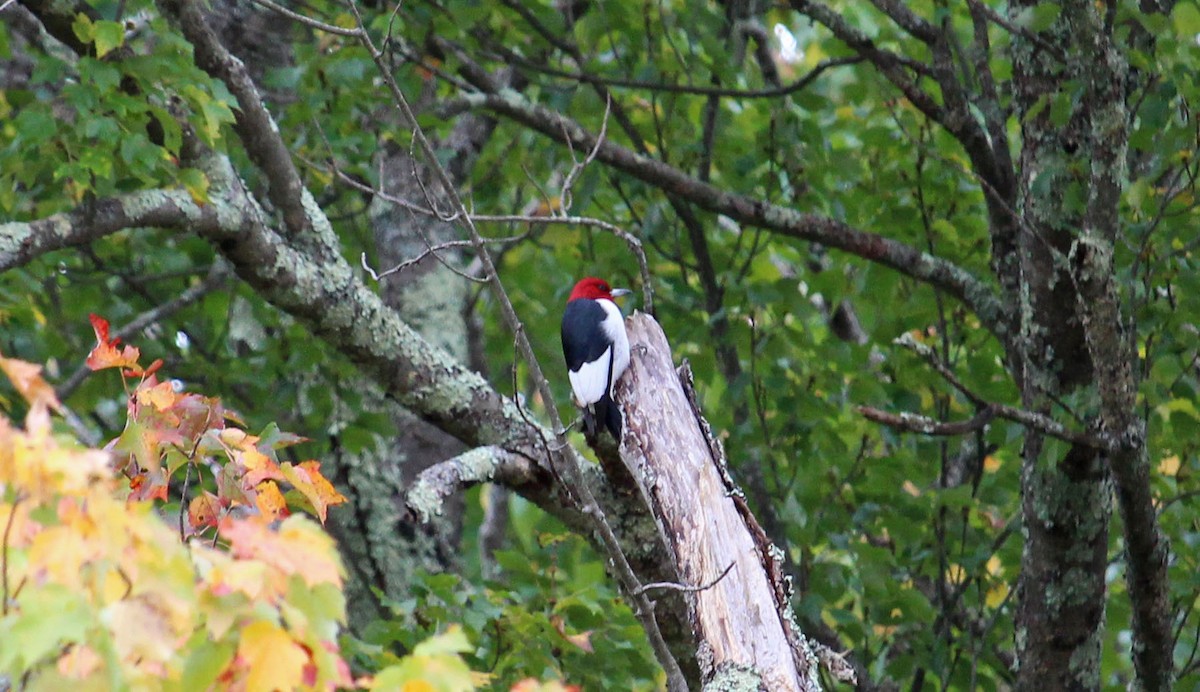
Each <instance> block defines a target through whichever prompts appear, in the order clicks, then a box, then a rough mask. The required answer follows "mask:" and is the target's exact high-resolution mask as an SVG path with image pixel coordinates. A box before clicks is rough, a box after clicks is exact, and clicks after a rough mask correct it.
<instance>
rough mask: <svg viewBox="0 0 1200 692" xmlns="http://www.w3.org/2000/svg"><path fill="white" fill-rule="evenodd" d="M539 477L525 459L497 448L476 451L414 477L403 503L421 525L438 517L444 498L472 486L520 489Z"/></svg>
mask: <svg viewBox="0 0 1200 692" xmlns="http://www.w3.org/2000/svg"><path fill="white" fill-rule="evenodd" d="M542 476H543V472H542V470H541V469H540V468H539V467H538V465H537V464H535V463H534V462H533V461H531V460H530V459H529V458H528V457H525V456H523V455H520V454H516V453H514V452H510V451H509V450H507V449H504V448H503V447H498V446H487V447H476V448H474V449H470V450H467V451H466V452H463V453H462V454H459V455H458V456H456V457H454V458H452V459H447V460H445V461H443V462H440V463H437V464H434V465H433V466H430V467H429V468H427V469H425V470H424V471H422V472H421V473H420V474H418V475H417V478H416V480H414V481H413V484H412V485H411V486H410V487H409V489H408V492H407V493H406V494H405V498H404V502H405V505H406V506H407V507H408V509H409V511H410V512H412V513H413V514H414V515H415V516H416V518H417V519H418V520H419V521H422V522H425V521H429V520H430V519H431V518H433V517H435V516H440V515H441V513H442V503H443V502H444V501H445V500H446V498H448V497H450V496H451V495H454V494H455V493H458V492H461V491H463V490H466V489H467V488H470V487H472V486H475V485H478V484H480V483H488V482H496V483H500V484H501V485H504V486H505V487H509V488H520V487H522V486H525V485H529V484H530V483H533V482H540V481H541V480H542Z"/></svg>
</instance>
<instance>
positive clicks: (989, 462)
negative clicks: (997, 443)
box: [983, 454, 1004, 473]
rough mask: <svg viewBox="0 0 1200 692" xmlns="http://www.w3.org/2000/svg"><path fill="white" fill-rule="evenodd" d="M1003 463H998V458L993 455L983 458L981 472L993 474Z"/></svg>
mask: <svg viewBox="0 0 1200 692" xmlns="http://www.w3.org/2000/svg"><path fill="white" fill-rule="evenodd" d="M1003 463H1004V462H1002V461H1000V457H998V456H996V455H994V454H989V455H987V456H986V457H984V458H983V470H984V471H987V472H988V473H995V472H997V471H999V470H1000V466H1001V465H1002V464H1003Z"/></svg>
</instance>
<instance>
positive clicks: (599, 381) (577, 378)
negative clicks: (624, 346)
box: [567, 346, 612, 406]
mask: <svg viewBox="0 0 1200 692" xmlns="http://www.w3.org/2000/svg"><path fill="white" fill-rule="evenodd" d="M611 359H612V347H611V346H610V347H609V348H606V349H604V353H603V354H601V355H600V357H599V358H597V359H596V360H594V361H592V362H591V363H584V364H583V365H582V366H581V367H580V368H579V371H578V372H574V371H572V372H568V373H567V376H568V377H569V378H571V390H572V391H574V392H575V403H576V404H578V405H580V406H587V405H588V404H594V403H596V402H597V401H600V398H601V397H603V396H604V393H605V392H606V391H608V361H609V360H611Z"/></svg>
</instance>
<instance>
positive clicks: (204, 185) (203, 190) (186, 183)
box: [179, 168, 208, 204]
mask: <svg viewBox="0 0 1200 692" xmlns="http://www.w3.org/2000/svg"><path fill="white" fill-rule="evenodd" d="M179 182H180V183H181V184H182V185H183V187H184V189H185V190H187V191H188V194H190V195H191V196H192V200H193V201H194V202H196V204H207V203H208V176H206V175H204V171H202V170H200V169H198V168H185V169H183V170H182V171H179Z"/></svg>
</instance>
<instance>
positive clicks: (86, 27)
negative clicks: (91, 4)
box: [71, 12, 96, 43]
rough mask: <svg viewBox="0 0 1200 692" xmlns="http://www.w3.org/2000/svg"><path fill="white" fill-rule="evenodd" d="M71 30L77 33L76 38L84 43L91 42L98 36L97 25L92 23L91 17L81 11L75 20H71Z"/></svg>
mask: <svg viewBox="0 0 1200 692" xmlns="http://www.w3.org/2000/svg"><path fill="white" fill-rule="evenodd" d="M71 31H73V32H74V33H75V38H77V39H79V40H80V41H83V42H84V43H91V42H92V41H93V39H94V37H95V36H96V25H95V24H92V20H91V18H90V17H88V16H87V15H86V14H84V13H82V12H80V13H79V14H77V15H75V21H74V22H71Z"/></svg>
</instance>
